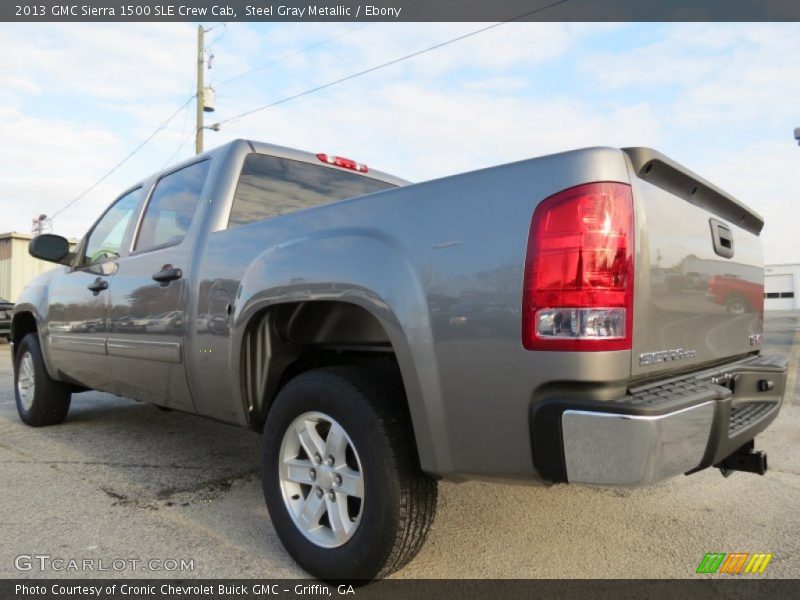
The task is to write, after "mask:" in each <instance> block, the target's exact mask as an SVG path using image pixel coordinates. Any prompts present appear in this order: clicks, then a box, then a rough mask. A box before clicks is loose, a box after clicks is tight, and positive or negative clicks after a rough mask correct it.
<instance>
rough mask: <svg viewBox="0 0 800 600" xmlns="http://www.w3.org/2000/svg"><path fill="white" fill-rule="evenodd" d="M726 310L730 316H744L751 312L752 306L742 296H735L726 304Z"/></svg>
mask: <svg viewBox="0 0 800 600" xmlns="http://www.w3.org/2000/svg"><path fill="white" fill-rule="evenodd" d="M725 310H726V312H727V313H728V314H729V315H743V314H745V313H748V312H750V306H749V305H748V304H747V300H745V299H744V298H742V297H741V296H733V297H732V298H730V299H729V300H728V301H727V302H726V303H725Z"/></svg>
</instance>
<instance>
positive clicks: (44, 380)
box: [14, 333, 72, 427]
mask: <svg viewBox="0 0 800 600" xmlns="http://www.w3.org/2000/svg"><path fill="white" fill-rule="evenodd" d="M31 387H33V390H32V391H31ZM14 396H15V398H16V401H17V412H19V418H20V419H22V422H23V423H25V424H27V425H30V426H31V427H43V426H46V425H58V424H59V423H61V422H63V421H64V419H65V418H66V417H67V412H69V404H70V400H71V398H72V391H71V388H70V386H68V385H67V384H65V383H62V382H60V381H56V380H55V379H53V378H51V377H50V374H49V373H48V372H47V368H46V367H45V365H44V360H43V359H42V350H41V348H40V346H39V338H38V337H37V335H36V334H35V333H29V334H28V335H26V336H25V337H24V338H23V339H22V342H21V343H20V345H19V348H18V349H17V352H16V356H15V357H14Z"/></svg>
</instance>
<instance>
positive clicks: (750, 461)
mask: <svg viewBox="0 0 800 600" xmlns="http://www.w3.org/2000/svg"><path fill="white" fill-rule="evenodd" d="M755 445H756V443H755V440H750V441H749V442H747V443H746V444H745V445H743V446H742V447H740V448H739V449H738V450H736V452H734V453H733V454H731V455H730V456H728V457H727V458H723V459H722V460H721V461H720V462H719V463H718V464H716V465H714V466H715V467H717V468H719V470H720V472H721V473H722V476H723V477H728V476H730V475H731V473H733V472H734V471H744V472H746V473H758V474H759V475H763V474H764V473H766V472H767V453H766V452H763V451H761V450H754V448H755Z"/></svg>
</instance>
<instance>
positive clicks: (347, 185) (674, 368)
mask: <svg viewBox="0 0 800 600" xmlns="http://www.w3.org/2000/svg"><path fill="white" fill-rule="evenodd" d="M762 226H763V221H762V219H761V217H759V216H758V215H757V214H756V213H754V212H753V211H752V210H750V209H749V208H747V207H746V206H745V205H743V204H741V203H740V202H739V201H737V200H736V199H734V198H732V197H731V196H730V195H728V194H726V193H725V192H723V191H721V190H720V189H718V188H716V187H715V186H714V185H712V184H711V183H709V182H707V181H705V180H703V179H701V178H700V177H698V176H697V175H695V174H693V173H692V172H691V171H689V170H687V169H686V168H684V167H682V166H681V165H679V164H677V163H675V162H673V161H672V160H670V159H669V158H667V157H665V156H663V155H662V154H660V153H658V152H656V151H654V150H650V149H646V148H626V149H622V150H619V149H612V148H587V149H583V150H576V151H573V152H566V153H563V154H556V155H552V156H545V157H541V158H536V159H531V160H525V161H522V162H517V163H513V164H507V165H502V166H498V167H493V168H490V169H485V170H480V171H475V172H470V173H465V174H462V175H457V176H453V177H446V178H443V179H439V180H435V181H428V182H425V183H418V184H415V185H411V184H409V183H408V182H406V181H403V180H401V179H398V178H396V177H393V176H390V175H387V174H385V173H381V172H379V171H375V170H373V169H371V168H369V167H367V166H365V165H363V164H361V163H358V162H355V161H353V160H350V159H346V158H341V157H338V156H333V155H328V154H310V153H306V152H300V151H296V150H290V149H287V148H280V147H276V146H272V145H267V144H262V143H256V142H249V141H242V140H239V141H235V142H232V143H230V144H227V145H225V146H222V147H220V148H217V149H215V150H212V151H210V152H207V153H205V154H201V155H199V156H197V157H195V158H193V159H191V160H188V161H186V162H184V163H182V164H180V165H178V166H176V167H174V168H171V169H169V170H166V171H163V172H161V173H158V174H156V175H154V176H152V177H149V178H147V179H145V180H143V181H141V182H139V183H137V184H136V185H134V186H132V187H130V188H129V189H128V190H126V191H125V192H124V193H123V194H121V195H120V196H119V197H118V198H117V199H116V200H115V201H114V202H113V203H112V204H111V206H110V207H109V208H108V209H107V210H106V211H105V213H104V214H103V215H102V216H101V217H100V218H99V219H98V221H97V222H96V223H95V224H94V226H93V227H92V228H91V229H90V230H89V232H88V233H87V234H86V236H85V237H84V239H83V240H82V241H81V243H80V244H79V245H78V246H77V248H76V249H75V251H73V252H70V251H69V246H68V244H67V241H66V240H65V239H64V238H62V237H59V236H55V235H47V234H46V235H41V236H39V237H37V238H35V239H34V240H32V241H31V244H30V252H31V254H33V255H34V256H36V257H38V258H41V259H44V260H50V261H53V262H56V263H59V264H60V265H61V266H60V267H59V268H57V269H53V270H52V271H50V272H48V273H46V274H44V275H41V276H40V277H38V278H37V279H35V280H34V281H32V282H31V283H30V284H29V285H28V287H27V288H26V289H25V291H24V292H23V294H22V296H21V298H20V299H19V301H18V303H17V305H16V307H15V309H14V315H13V321H12V337H13V343H14V348H13V360H14V372H15V388H16V390H15V391H16V401H17V408H18V410H19V414H20V417H21V418H22V420H23V421H24V422H25V423H27V424H29V425H32V426H41V425H52V424H56V423H60V422H61V421H63V420H64V418H65V417H66V415H67V411H68V409H69V405H70V398H71V394H73V393H76V392H81V391H85V390H88V389H94V390H102V391H105V392H110V393H112V394H117V395H120V396H125V397H129V398H133V399H136V400H139V401H143V402H148V403H152V404H155V405H159V406H162V407H168V408H172V409H176V410H181V411H185V412H188V413H196V414H198V415H202V416H205V417H210V418H213V419H217V420H220V421H224V422H227V423H236V424H240V425H242V426H245V427H251V428H253V429H255V430H258V431H262V432H263V435H262V455H261V461H262V465H263V466H262V481H263V489H264V495H265V499H266V504H267V507H268V509H269V513H270V516H271V519H272V523H273V525H274V527H275V529H276V530H277V533H278V535H279V537H280V539H281V540H282V541H283V543H284V545H285V546H286V548H287V549H288V551H289V552H290V553H291V555H292V556H293V557H294V558H295V559H296V560H297V562H298V563H299V564H300V565H301V566H302V567H304V568H305V569H306V570H307V571H308V572H310V573H311V574H313V575H315V576H318V577H321V578H327V579H336V578H348V579H369V578H374V577H382V576H385V575H387V574H388V573H391V572H392V571H394V570H396V569H399V568H401V567H402V566H403V565H404V564H406V563H407V562H408V561H410V560H411V559H412V558H413V557H414V556H415V554H416V553H417V552H418V550H419V549H420V547H421V545H422V543H423V541H424V539H425V536H426V534H427V532H428V529H429V527H430V525H431V522H432V520H433V517H434V513H435V509H436V495H437V488H436V480H438V479H448V480H453V481H459V480H466V479H481V478H482V479H500V480H527V481H530V482H540V483H552V482H562V483H566V482H569V483H584V484H600V485H646V484H650V483H653V482H656V481H659V480H662V479H664V478H666V477H670V476H674V475H679V474H688V473H693V472H695V471H698V470H701V469H704V468H706V467H710V466H714V467H718V468H720V469H721V470H722V471H723V473H724V474H727V473H729V472H730V471H734V470H740V471H750V472H756V473H761V474H763V473H764V472H765V470H766V467H767V464H766V455H765V454H763V453H762V452H757V451H755V450H754V448H753V440H754V438H755V436H756V434H758V433H759V432H761V431H762V430H763V429H764V428H765V427H767V426H768V425H769V424H770V423H771V422H772V421H773V419H775V417H776V416H777V414H778V411H779V409H780V406H781V401H782V397H783V394H784V387H785V379H786V363H785V361H783V360H782V359H780V358H776V357H772V356H766V355H763V354H761V352H760V345H761V334H762V324H763V306H762V302H761V301H758V302H757V301H756V298H761V296H762V295H763V294H762V291H763V274H762V252H761V242H760V239H759V232H760V231H761V228H762ZM731 274H735V275H736V277H737V278H738V279H737V281H738V283H737V285H745V284H747V285H750V286H752V287H753V288H758V289H759V290H762V291H759V293H758V294H751V296H752V300H750V301H749V302H748V308H747V310H730V309H726V306H725V305H724V304H722V303H719V302H715V301H709V298H708V293H709V292H708V286H709V282H712V281H716V282H718V281H720V280H721V279H723V278H725V277H730V275H731ZM715 278H716V279H715ZM714 285H716V284H714ZM712 287H713V286H712Z"/></svg>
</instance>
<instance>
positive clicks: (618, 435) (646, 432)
mask: <svg viewBox="0 0 800 600" xmlns="http://www.w3.org/2000/svg"><path fill="white" fill-rule="evenodd" d="M762 381H769V382H770V385H771V387H770V388H769V389H768V390H765V389H760V388H761V387H762V385H761V382H762ZM785 382H786V361H785V359H783V358H780V357H766V356H757V357H752V358H748V359H745V360H742V361H739V362H736V363H733V364H730V365H725V367H724V368H715V369H710V370H706V371H703V372H700V373H694V374H691V375H689V376H684V377H681V378H676V379H673V380H669V381H667V382H659V383H657V384H651V385H649V386H643V387H641V388H638V389H636V390H632V393H631V394H630V395H629V396H627V397H626V398H624V399H620V400H618V401H615V402H610V403H602V404H598V403H594V404H593V405H591V406H588V405H587V406H571V407H570V406H565V407H564V410H563V411H562V412H561V422H560V425H561V440H562V444H563V457H564V470H565V472H566V473H565V475H566V477H565V479H566V480H567V481H568V482H570V483H587V484H600V485H647V484H651V483H655V482H657V481H660V480H662V479H666V478H668V477H671V476H673V475H680V474H682V473H689V472H694V471H697V470H700V469H703V468H706V467H708V466H711V465H716V464H718V463H720V461H722V460H723V459H725V458H726V457H727V456H729V455H730V454H732V453H733V452H735V451H736V450H737V449H738V448H740V447H742V446H743V445H744V444H746V443H748V442H749V441H751V440H752V439H753V438H754V437H755V436H756V434H758V433H759V432H761V431H763V430H764V429H765V428H766V427H767V426H768V425H769V424H770V423H771V422H772V421H773V420H774V419H775V417H776V416H777V415H778V412H779V411H780V405H781V401H782V398H783V393H784V388H785Z"/></svg>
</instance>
